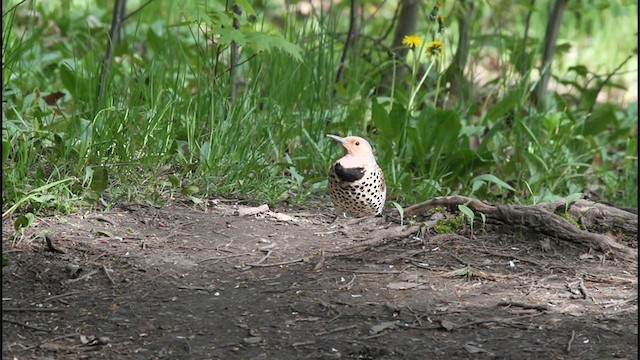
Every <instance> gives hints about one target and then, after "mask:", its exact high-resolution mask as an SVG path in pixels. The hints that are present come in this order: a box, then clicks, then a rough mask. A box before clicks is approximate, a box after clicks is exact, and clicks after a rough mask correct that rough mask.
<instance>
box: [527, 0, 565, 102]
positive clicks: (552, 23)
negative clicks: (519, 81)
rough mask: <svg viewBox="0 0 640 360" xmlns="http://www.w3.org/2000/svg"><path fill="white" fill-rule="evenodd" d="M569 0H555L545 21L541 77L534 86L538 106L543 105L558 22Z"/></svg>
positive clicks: (554, 48) (557, 31)
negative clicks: (547, 19) (547, 20)
mask: <svg viewBox="0 0 640 360" xmlns="http://www.w3.org/2000/svg"><path fill="white" fill-rule="evenodd" d="M568 2H569V0H556V2H555V3H554V5H553V10H551V14H550V15H549V22H547V31H546V33H545V35H544V49H543V53H542V68H541V73H542V75H541V77H540V81H539V82H538V85H537V86H536V93H535V100H536V102H537V103H538V106H539V107H544V99H545V97H546V96H547V86H548V85H549V79H550V78H551V64H552V63H553V54H554V52H555V51H556V41H557V40H558V33H559V32H560V22H561V21H562V16H563V15H564V10H565V8H566V7H567V3H568Z"/></svg>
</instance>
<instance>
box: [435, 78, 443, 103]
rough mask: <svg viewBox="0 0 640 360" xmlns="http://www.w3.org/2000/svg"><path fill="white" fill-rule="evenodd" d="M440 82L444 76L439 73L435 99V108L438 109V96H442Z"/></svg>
mask: <svg viewBox="0 0 640 360" xmlns="http://www.w3.org/2000/svg"><path fill="white" fill-rule="evenodd" d="M440 80H442V74H440V73H438V81H437V82H436V95H435V97H434V99H433V107H434V108H436V109H437V108H438V95H440Z"/></svg>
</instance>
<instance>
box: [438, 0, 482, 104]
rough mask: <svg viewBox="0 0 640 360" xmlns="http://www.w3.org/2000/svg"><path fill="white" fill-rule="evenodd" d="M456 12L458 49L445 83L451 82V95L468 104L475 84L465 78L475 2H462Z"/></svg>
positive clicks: (446, 74) (464, 0)
mask: <svg viewBox="0 0 640 360" xmlns="http://www.w3.org/2000/svg"><path fill="white" fill-rule="evenodd" d="M458 4H459V7H458V9H457V11H456V14H457V16H456V18H457V21H458V39H459V40H458V48H457V49H456V54H455V55H454V57H453V61H452V62H451V65H449V68H448V69H447V71H446V72H445V75H444V80H445V83H446V82H449V84H450V92H451V95H453V96H456V97H458V98H459V99H460V100H461V101H462V102H466V101H467V100H468V99H469V98H470V96H471V91H472V90H473V89H472V87H473V83H472V82H471V81H469V80H468V79H466V78H465V76H464V69H465V68H466V66H467V59H468V58H469V47H470V42H471V39H470V38H471V36H470V34H471V19H472V18H473V15H474V13H475V1H467V0H460V1H459V2H458Z"/></svg>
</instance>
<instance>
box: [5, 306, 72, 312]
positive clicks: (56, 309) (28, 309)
mask: <svg viewBox="0 0 640 360" xmlns="http://www.w3.org/2000/svg"><path fill="white" fill-rule="evenodd" d="M66 310H67V309H65V308H6V307H3V308H2V311H3V312H30V311H34V312H52V313H53V312H63V311H66Z"/></svg>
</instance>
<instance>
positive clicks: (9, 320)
mask: <svg viewBox="0 0 640 360" xmlns="http://www.w3.org/2000/svg"><path fill="white" fill-rule="evenodd" d="M3 310H4V309H3ZM2 322H6V323H10V324H16V325H20V326H22V327H25V328H27V329H31V330H37V331H46V332H51V329H45V328H41V327H37V326H33V325H29V324H25V323H22V322H20V321H16V320H11V319H7V318H2Z"/></svg>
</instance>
